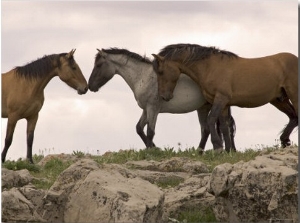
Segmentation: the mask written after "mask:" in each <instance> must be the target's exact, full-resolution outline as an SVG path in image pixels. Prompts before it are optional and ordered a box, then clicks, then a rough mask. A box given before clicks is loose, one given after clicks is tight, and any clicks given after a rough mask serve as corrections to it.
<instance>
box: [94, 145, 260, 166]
mask: <svg viewBox="0 0 300 223" xmlns="http://www.w3.org/2000/svg"><path fill="white" fill-rule="evenodd" d="M259 154H260V151H258V150H253V149H248V150H246V151H244V152H230V153H227V152H223V153H219V154H218V153H215V152H214V151H213V150H208V151H206V152H205V153H204V154H202V155H201V154H199V152H198V150H197V149H195V148H188V149H186V150H180V149H179V150H178V151H176V150H175V149H174V148H164V149H160V148H150V149H143V150H133V149H131V150H122V151H119V152H111V153H107V154H105V155H103V156H93V159H94V160H95V161H96V162H98V163H100V164H103V163H117V164H124V163H126V162H128V161H138V160H155V161H162V160H166V159H170V158H172V157H187V158H190V159H191V160H198V161H201V162H203V163H205V164H206V165H207V166H208V168H209V170H210V171H212V170H213V169H214V168H215V167H216V166H217V165H219V164H222V163H231V164H234V163H237V162H239V161H244V162H247V161H249V160H252V159H254V158H255V157H256V156H258V155H259Z"/></svg>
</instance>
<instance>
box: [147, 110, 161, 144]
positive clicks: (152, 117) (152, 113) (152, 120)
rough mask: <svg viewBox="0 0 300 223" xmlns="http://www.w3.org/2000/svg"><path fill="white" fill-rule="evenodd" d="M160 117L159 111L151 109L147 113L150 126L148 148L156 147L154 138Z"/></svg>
mask: <svg viewBox="0 0 300 223" xmlns="http://www.w3.org/2000/svg"><path fill="white" fill-rule="evenodd" d="M157 116H158V109H155V108H152V107H151V108H149V109H148V111H147V119H148V126H147V141H148V147H155V144H154V142H153V138H154V135H155V126H156V121H157Z"/></svg>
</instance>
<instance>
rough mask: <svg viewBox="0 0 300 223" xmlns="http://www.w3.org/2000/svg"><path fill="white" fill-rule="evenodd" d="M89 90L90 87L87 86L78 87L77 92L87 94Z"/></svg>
mask: <svg viewBox="0 0 300 223" xmlns="http://www.w3.org/2000/svg"><path fill="white" fill-rule="evenodd" d="M87 91H88V87H87V86H86V87H85V88H78V89H77V93H78V94H80V95H82V94H85V93H86V92H87Z"/></svg>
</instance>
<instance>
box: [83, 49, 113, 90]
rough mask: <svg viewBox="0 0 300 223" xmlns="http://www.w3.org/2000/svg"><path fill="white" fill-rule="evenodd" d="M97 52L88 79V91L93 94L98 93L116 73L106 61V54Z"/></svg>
mask: <svg viewBox="0 0 300 223" xmlns="http://www.w3.org/2000/svg"><path fill="white" fill-rule="evenodd" d="M97 50H98V53H97V54H96V58H95V63H94V68H93V71H92V73H91V76H90V78H89V89H90V90H91V91H94V92H96V91H98V90H99V88H100V87H102V86H103V85H104V84H106V83H107V82H108V81H109V80H110V79H111V78H112V77H113V76H114V75H115V73H116V71H115V69H114V67H113V66H112V64H111V63H110V61H109V60H107V57H108V55H107V53H105V52H104V51H103V50H99V49H97Z"/></svg>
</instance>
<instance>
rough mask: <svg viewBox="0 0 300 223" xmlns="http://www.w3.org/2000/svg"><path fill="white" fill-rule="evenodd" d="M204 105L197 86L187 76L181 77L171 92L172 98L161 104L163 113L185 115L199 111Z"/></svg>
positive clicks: (204, 101)
mask: <svg viewBox="0 0 300 223" xmlns="http://www.w3.org/2000/svg"><path fill="white" fill-rule="evenodd" d="M205 103H206V100H205V99H204V97H203V95H202V93H201V91H200V88H199V87H198V85H197V84H196V83H195V82H194V81H193V80H191V79H190V78H189V77H187V76H183V75H181V77H180V79H179V81H178V83H177V85H176V87H175V89H174V92H173V98H172V99H171V100H170V101H168V102H166V101H163V102H162V106H161V111H160V112H165V113H175V114H180V113H187V112H191V111H195V110H197V109H199V108H200V107H201V106H203V105H204V104H205Z"/></svg>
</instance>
